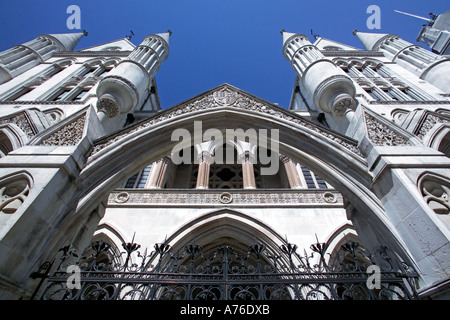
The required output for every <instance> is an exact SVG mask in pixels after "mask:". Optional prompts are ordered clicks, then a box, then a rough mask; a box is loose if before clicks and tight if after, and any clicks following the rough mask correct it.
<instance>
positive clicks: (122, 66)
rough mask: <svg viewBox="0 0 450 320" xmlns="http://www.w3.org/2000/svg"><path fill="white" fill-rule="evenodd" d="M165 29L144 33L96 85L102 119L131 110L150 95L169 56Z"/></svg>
mask: <svg viewBox="0 0 450 320" xmlns="http://www.w3.org/2000/svg"><path fill="white" fill-rule="evenodd" d="M170 34H171V32H170V31H168V32H166V33H162V34H153V35H149V36H147V37H146V38H145V39H144V40H143V41H142V43H141V44H140V45H139V46H138V47H137V48H136V49H134V50H133V52H131V53H130V55H129V56H128V57H127V58H126V59H125V60H123V61H121V62H120V63H119V64H118V65H117V67H115V68H114V69H113V70H112V71H111V72H110V73H109V74H108V75H107V76H106V77H104V78H103V79H102V80H101V81H100V83H99V84H98V87H97V96H98V102H97V110H98V113H99V118H100V119H101V120H102V121H103V120H104V119H107V118H114V117H117V116H119V115H121V114H127V113H129V112H132V111H133V110H134V109H135V108H136V107H138V106H141V105H142V104H143V103H144V101H145V99H146V98H147V96H148V94H149V88H150V86H151V82H152V79H153V77H154V76H155V74H156V72H157V71H158V70H159V68H160V67H161V64H162V63H163V62H164V61H165V60H166V59H167V57H168V55H169V36H170Z"/></svg>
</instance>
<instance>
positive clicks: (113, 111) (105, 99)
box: [97, 94, 119, 118]
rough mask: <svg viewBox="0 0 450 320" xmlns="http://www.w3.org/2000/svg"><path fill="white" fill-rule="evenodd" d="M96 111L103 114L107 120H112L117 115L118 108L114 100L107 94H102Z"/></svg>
mask: <svg viewBox="0 0 450 320" xmlns="http://www.w3.org/2000/svg"><path fill="white" fill-rule="evenodd" d="M97 109H98V111H101V112H103V113H105V114H106V115H107V116H108V118H114V117H116V116H117V115H118V114H119V107H118V105H117V101H116V99H115V98H114V97H113V96H112V95H109V94H104V95H103V96H102V97H101V98H99V99H98V102H97Z"/></svg>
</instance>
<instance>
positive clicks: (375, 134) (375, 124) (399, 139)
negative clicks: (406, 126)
mask: <svg viewBox="0 0 450 320" xmlns="http://www.w3.org/2000/svg"><path fill="white" fill-rule="evenodd" d="M365 119H366V126H367V135H368V137H369V139H370V141H372V142H373V144H374V145H376V146H406V145H411V143H410V142H409V141H408V139H407V138H405V137H403V136H401V135H400V134H398V133H397V132H395V131H394V130H392V129H391V128H389V127H388V126H387V125H385V124H383V123H381V122H380V121H378V120H377V119H375V118H374V117H372V116H371V115H369V114H368V113H365Z"/></svg>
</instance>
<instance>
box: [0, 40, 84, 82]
mask: <svg viewBox="0 0 450 320" xmlns="http://www.w3.org/2000/svg"><path fill="white" fill-rule="evenodd" d="M83 35H87V32H84V33H66V34H43V35H40V36H39V37H37V38H36V39H34V40H31V41H29V42H27V43H24V44H21V45H18V46H15V47H13V48H11V49H9V50H6V51H3V52H1V53H0V84H2V83H4V82H6V81H9V80H11V79H12V78H14V77H16V76H18V75H20V74H22V73H24V72H25V71H28V70H30V69H31V68H33V67H35V66H36V65H38V64H40V63H43V62H45V61H46V60H48V59H49V58H50V57H52V56H53V54H55V53H58V52H62V51H72V50H73V49H74V48H75V47H76V45H77V44H78V42H79V41H80V39H81V38H82V37H83Z"/></svg>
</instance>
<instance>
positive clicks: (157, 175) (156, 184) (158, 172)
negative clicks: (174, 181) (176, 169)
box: [145, 157, 171, 189]
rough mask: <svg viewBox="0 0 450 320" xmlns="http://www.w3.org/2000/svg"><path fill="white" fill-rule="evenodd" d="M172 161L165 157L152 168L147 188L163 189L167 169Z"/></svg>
mask: <svg viewBox="0 0 450 320" xmlns="http://www.w3.org/2000/svg"><path fill="white" fill-rule="evenodd" d="M170 161H171V160H170V159H169V158H167V157H164V158H162V159H161V160H159V161H157V162H156V163H155V164H154V165H153V166H152V170H151V171H150V176H149V178H148V180H147V184H146V185H145V187H146V188H149V189H152V188H153V189H161V188H163V187H164V183H165V180H166V173H167V168H168V166H169V162H170Z"/></svg>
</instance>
